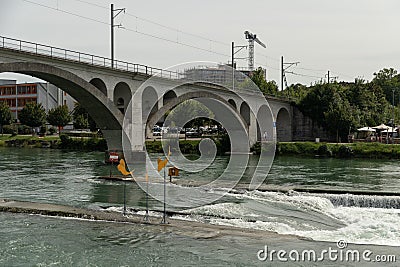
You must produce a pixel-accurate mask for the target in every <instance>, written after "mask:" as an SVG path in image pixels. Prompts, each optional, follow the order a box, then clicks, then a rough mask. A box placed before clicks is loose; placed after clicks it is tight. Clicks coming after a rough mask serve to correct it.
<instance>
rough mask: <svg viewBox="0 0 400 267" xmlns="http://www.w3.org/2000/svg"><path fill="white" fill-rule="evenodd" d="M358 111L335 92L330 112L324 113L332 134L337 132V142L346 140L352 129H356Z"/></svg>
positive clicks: (329, 107)
mask: <svg viewBox="0 0 400 267" xmlns="http://www.w3.org/2000/svg"><path fill="white" fill-rule="evenodd" d="M357 113H358V112H357V111H356V110H355V109H354V108H353V107H352V106H351V105H350V103H349V101H348V100H347V99H346V98H345V97H343V96H341V95H340V93H339V92H334V94H333V97H332V99H331V102H330V103H329V105H328V110H327V111H325V112H324V117H325V121H326V126H327V128H328V129H329V130H330V131H331V132H336V141H337V142H339V140H340V139H339V137H340V138H341V140H345V139H346V136H347V134H348V133H349V132H350V130H351V129H354V128H355V125H356V122H355V116H356V115H357Z"/></svg>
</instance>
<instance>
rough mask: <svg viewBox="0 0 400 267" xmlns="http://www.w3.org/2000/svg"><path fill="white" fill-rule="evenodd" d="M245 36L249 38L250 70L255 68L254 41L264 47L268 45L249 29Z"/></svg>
mask: <svg viewBox="0 0 400 267" xmlns="http://www.w3.org/2000/svg"><path fill="white" fill-rule="evenodd" d="M244 36H245V37H246V39H247V40H249V71H253V70H254V41H256V42H257V43H258V44H259V45H261V46H262V47H264V48H267V46H266V45H265V44H264V43H263V42H261V41H260V40H259V39H258V38H257V36H256V35H255V34H252V33H251V32H249V31H245V32H244Z"/></svg>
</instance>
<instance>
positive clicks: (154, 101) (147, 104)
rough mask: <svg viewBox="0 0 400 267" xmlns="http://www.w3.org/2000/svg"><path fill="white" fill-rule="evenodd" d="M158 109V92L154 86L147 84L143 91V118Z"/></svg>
mask: <svg viewBox="0 0 400 267" xmlns="http://www.w3.org/2000/svg"><path fill="white" fill-rule="evenodd" d="M157 110H158V94H157V91H156V90H155V89H154V88H153V87H152V86H147V87H146V88H145V89H144V90H143V92H142V118H143V119H146V118H147V117H148V116H150V115H151V114H154V113H155V112H156V111H157Z"/></svg>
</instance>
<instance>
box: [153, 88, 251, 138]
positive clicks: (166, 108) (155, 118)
mask: <svg viewBox="0 0 400 267" xmlns="http://www.w3.org/2000/svg"><path fill="white" fill-rule="evenodd" d="M196 98H211V99H214V100H217V101H219V102H221V103H223V104H225V105H226V106H227V107H231V108H232V106H231V105H230V104H229V103H228V101H226V100H225V99H224V98H222V97H221V96H219V95H217V94H214V93H211V92H207V91H196V92H188V93H184V94H182V95H180V96H178V97H176V98H172V99H170V100H169V101H168V102H166V103H165V105H163V106H162V107H161V108H160V109H159V110H158V111H157V112H155V113H153V114H151V115H150V116H149V117H148V118H147V123H146V132H147V133H149V132H150V130H151V128H152V127H153V126H154V125H155V124H156V123H157V122H158V121H159V120H160V119H161V118H162V116H164V114H165V113H166V112H167V111H169V110H171V109H172V108H174V107H175V106H177V105H179V104H180V103H182V102H184V101H186V100H189V99H196ZM232 110H233V111H234V113H235V114H236V117H237V118H238V119H239V121H241V123H242V124H243V125H247V124H246V122H245V121H244V119H243V117H242V116H240V114H239V113H238V111H237V110H236V109H233V108H232Z"/></svg>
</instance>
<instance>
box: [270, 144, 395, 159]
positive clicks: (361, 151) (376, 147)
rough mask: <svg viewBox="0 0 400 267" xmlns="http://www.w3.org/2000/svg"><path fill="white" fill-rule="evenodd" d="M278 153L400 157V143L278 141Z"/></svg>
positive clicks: (348, 156) (339, 156)
mask: <svg viewBox="0 0 400 267" xmlns="http://www.w3.org/2000/svg"><path fill="white" fill-rule="evenodd" d="M276 154H277V155H298V156H312V157H315V156H320V157H336V158H351V157H355V158H387V159H400V145H391V144H381V143H351V144H331V143H314V142H284V143H278V144H277V147H276Z"/></svg>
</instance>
